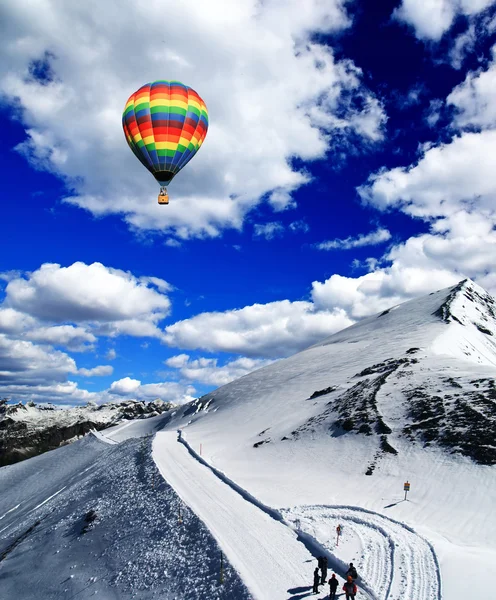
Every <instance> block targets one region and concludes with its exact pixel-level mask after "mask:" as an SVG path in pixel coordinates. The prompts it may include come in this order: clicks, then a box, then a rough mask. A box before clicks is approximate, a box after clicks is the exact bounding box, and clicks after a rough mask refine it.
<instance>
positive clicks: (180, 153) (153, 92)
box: [122, 80, 208, 186]
mask: <svg viewBox="0 0 496 600" xmlns="http://www.w3.org/2000/svg"><path fill="white" fill-rule="evenodd" d="M122 126H123V129H124V134H125V136H126V140H127V143H128V144H129V147H130V148H131V150H132V151H133V152H134V154H135V155H136V156H137V158H138V159H139V161H140V162H141V163H142V164H143V165H144V166H145V167H146V168H147V169H148V170H149V171H150V173H152V175H153V176H154V177H155V179H156V180H157V181H158V182H159V183H160V184H161V185H162V186H165V185H168V184H169V183H170V182H171V181H172V178H173V177H174V175H176V174H177V173H178V172H179V171H180V170H181V169H182V168H183V167H184V166H185V165H186V164H187V163H188V162H189V161H190V160H191V159H192V158H193V156H194V155H195V154H196V153H197V152H198V150H199V149H200V146H201V145H202V143H203V140H204V139H205V136H206V135H207V129H208V112H207V107H206V106H205V102H203V100H202V99H201V98H200V96H199V95H198V94H197V93H196V92H195V91H194V90H193V89H192V88H190V87H188V86H187V85H184V84H182V83H180V82H179V81H165V80H164V81H154V82H153V83H147V84H146V85H144V86H142V87H140V89H139V90H138V91H136V92H135V93H134V94H131V96H130V97H129V100H128V101H127V102H126V107H125V109H124V113H123V115H122Z"/></svg>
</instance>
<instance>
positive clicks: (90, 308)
mask: <svg viewBox="0 0 496 600" xmlns="http://www.w3.org/2000/svg"><path fill="white" fill-rule="evenodd" d="M147 279H148V281H146V282H144V281H140V280H138V279H137V278H136V277H134V275H132V274H131V273H129V272H125V271H121V270H119V269H112V268H110V267H105V266H104V265H102V264H101V263H93V264H91V265H86V264H85V263H82V262H75V263H74V264H72V265H70V266H68V267H61V266H60V265H58V264H52V263H45V264H43V265H42V266H41V267H40V268H39V269H38V270H37V271H34V272H33V273H30V274H29V275H27V277H26V278H23V277H18V278H16V279H12V280H11V281H10V282H9V283H8V285H7V288H6V299H5V302H4V304H5V306H7V307H11V308H14V309H15V310H17V311H19V312H23V313H27V314H28V315H31V316H33V317H37V318H39V319H45V320H49V321H53V322H62V321H74V322H79V323H81V322H104V323H107V322H118V321H122V322H123V323H127V322H129V321H132V320H133V319H134V320H139V319H142V320H144V321H148V322H153V321H157V320H160V319H162V318H164V317H165V316H166V315H167V314H168V312H169V308H170V301H169V299H168V298H167V296H164V295H163V294H161V293H159V292H158V291H157V290H155V289H153V288H152V287H150V285H151V283H153V282H152V281H151V279H152V278H147ZM157 281H160V282H161V281H162V280H157ZM164 283H165V282H164ZM160 286H161V289H163V284H162V283H160Z"/></svg>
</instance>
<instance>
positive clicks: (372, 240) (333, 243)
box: [315, 228, 391, 250]
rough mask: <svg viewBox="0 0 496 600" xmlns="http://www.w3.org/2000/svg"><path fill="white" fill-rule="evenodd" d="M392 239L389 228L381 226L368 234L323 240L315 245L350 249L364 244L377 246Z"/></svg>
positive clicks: (334, 248) (323, 248)
mask: <svg viewBox="0 0 496 600" xmlns="http://www.w3.org/2000/svg"><path fill="white" fill-rule="evenodd" d="M390 239H391V234H390V233H389V231H388V230H387V229H383V228H379V229H377V230H376V231H372V232H371V233H367V234H360V235H358V236H355V237H353V236H350V237H347V238H345V239H343V240H340V239H335V240H330V241H328V242H321V243H320V244H315V247H316V248H318V249H319V250H338V249H339V250H349V249H351V248H360V247H362V246H375V245H377V244H382V243H384V242H387V241H388V240H390Z"/></svg>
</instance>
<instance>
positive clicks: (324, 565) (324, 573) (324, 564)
mask: <svg viewBox="0 0 496 600" xmlns="http://www.w3.org/2000/svg"><path fill="white" fill-rule="evenodd" d="M320 570H321V571H322V579H321V580H320V583H321V584H322V585H325V582H326V579H327V556H323V557H322V564H321V567H320Z"/></svg>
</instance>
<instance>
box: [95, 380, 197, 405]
mask: <svg viewBox="0 0 496 600" xmlns="http://www.w3.org/2000/svg"><path fill="white" fill-rule="evenodd" d="M194 393H195V388H194V387H193V386H192V385H183V384H180V383H176V382H169V381H166V382H162V383H145V384H141V381H139V380H138V379H132V378H131V377H124V378H123V379H119V380H118V381H114V382H113V383H112V384H111V386H110V388H109V390H108V396H109V397H111V396H112V395H113V396H116V395H117V396H121V397H125V398H126V399H134V400H148V401H149V400H155V399H157V398H160V400H164V401H166V402H174V403H175V404H184V403H185V402H190V401H191V400H193V399H194V396H193V395H192V394H194ZM102 396H103V399H105V394H104V395H102Z"/></svg>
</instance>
